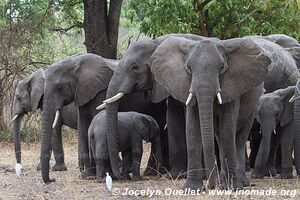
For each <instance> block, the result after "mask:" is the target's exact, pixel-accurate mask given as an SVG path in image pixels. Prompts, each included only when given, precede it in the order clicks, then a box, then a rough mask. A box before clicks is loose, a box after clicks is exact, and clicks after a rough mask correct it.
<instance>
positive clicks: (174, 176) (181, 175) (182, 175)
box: [169, 169, 186, 180]
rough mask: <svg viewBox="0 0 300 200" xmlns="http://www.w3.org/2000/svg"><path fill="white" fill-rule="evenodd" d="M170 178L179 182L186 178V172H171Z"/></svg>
mask: <svg viewBox="0 0 300 200" xmlns="http://www.w3.org/2000/svg"><path fill="white" fill-rule="evenodd" d="M169 174H170V178H171V179H173V180H178V179H182V178H186V172H185V171H184V170H173V169H171V171H170V173H169Z"/></svg>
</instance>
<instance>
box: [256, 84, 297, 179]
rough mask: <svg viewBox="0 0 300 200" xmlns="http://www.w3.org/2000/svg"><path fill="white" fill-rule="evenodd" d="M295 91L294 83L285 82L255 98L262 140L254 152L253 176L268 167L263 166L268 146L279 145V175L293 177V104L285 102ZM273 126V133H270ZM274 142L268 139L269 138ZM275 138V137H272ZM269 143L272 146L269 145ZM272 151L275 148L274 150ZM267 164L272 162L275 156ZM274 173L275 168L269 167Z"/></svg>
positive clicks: (262, 173) (261, 173)
mask: <svg viewBox="0 0 300 200" xmlns="http://www.w3.org/2000/svg"><path fill="white" fill-rule="evenodd" d="M294 93H295V86H289V87H287V88H285V89H279V90H275V91H274V92H272V93H267V94H264V95H262V96H261V97H260V98H259V103H258V109H257V115H256V119H257V121H258V122H259V123H260V126H261V134H262V140H261V143H260V147H259V151H258V155H257V157H256V160H257V161H256V162H255V167H254V171H253V176H254V177H256V178H263V177H264V175H265V174H267V173H268V172H267V171H266V170H268V169H269V167H268V166H267V164H268V161H269V160H268V158H269V153H270V149H271V148H276V147H278V145H279V143H280V145H281V154H282V161H281V165H282V170H281V174H280V177H281V178H293V174H292V172H293V163H292V151H293V115H294V105H293V103H291V102H289V100H290V98H291V97H292V96H293V95H294ZM274 130H276V134H277V135H276V136H275V135H272V134H273V131H274ZM272 137H273V138H274V140H275V141H274V142H272V143H271V138H272ZM276 140H278V141H276ZM270 145H272V146H270ZM275 152H276V151H275ZM271 162H273V163H272V164H271V166H275V159H273V160H272V161H271ZM273 171H274V172H275V173H274V174H275V175H276V171H275V168H273Z"/></svg>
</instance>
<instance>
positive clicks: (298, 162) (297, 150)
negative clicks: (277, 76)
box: [294, 99, 300, 175]
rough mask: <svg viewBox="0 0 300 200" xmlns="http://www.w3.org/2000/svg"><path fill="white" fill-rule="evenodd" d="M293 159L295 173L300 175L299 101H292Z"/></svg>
mask: <svg viewBox="0 0 300 200" xmlns="http://www.w3.org/2000/svg"><path fill="white" fill-rule="evenodd" d="M294 157H295V167H296V171H297V174H298V175H300V99H296V100H295V101H294Z"/></svg>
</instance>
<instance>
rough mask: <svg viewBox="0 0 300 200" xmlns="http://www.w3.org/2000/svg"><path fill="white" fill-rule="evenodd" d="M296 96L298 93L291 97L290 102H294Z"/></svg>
mask: <svg viewBox="0 0 300 200" xmlns="http://www.w3.org/2000/svg"><path fill="white" fill-rule="evenodd" d="M295 97H296V95H295V94H294V95H293V96H292V97H291V98H290V100H289V102H290V103H292V102H293V101H294V100H295Z"/></svg>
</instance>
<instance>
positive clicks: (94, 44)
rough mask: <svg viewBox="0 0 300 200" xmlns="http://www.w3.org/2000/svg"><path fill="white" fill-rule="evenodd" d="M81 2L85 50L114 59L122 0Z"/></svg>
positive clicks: (85, 0) (88, 0) (84, 0)
mask: <svg viewBox="0 0 300 200" xmlns="http://www.w3.org/2000/svg"><path fill="white" fill-rule="evenodd" d="M83 4H84V22H83V29H84V32H85V42H84V44H85V46H86V49H87V52H89V53H94V54H98V55H101V56H102V57H105V58H113V59H116V57H117V43H118V29H119V19H120V13H121V6H122V0H111V1H110V3H108V2H107V1H106V0H94V1H90V0H83Z"/></svg>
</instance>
